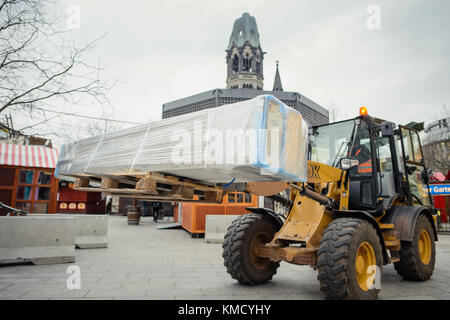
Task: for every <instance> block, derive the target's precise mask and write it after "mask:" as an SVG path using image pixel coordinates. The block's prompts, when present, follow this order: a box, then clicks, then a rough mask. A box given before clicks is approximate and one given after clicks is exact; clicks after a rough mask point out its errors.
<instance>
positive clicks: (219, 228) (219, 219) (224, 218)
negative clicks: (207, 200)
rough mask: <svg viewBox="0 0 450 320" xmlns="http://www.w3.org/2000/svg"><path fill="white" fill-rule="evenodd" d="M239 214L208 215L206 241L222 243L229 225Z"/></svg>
mask: <svg viewBox="0 0 450 320" xmlns="http://www.w3.org/2000/svg"><path fill="white" fill-rule="evenodd" d="M237 217H239V215H235V214H233V215H215V214H208V215H206V221H205V241H206V242H208V243H222V242H223V238H224V237H225V233H226V232H227V229H228V227H229V226H230V225H231V223H232V222H233V221H234V220H235V219H236V218H237Z"/></svg>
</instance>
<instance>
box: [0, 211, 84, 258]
mask: <svg viewBox="0 0 450 320" xmlns="http://www.w3.org/2000/svg"><path fill="white" fill-rule="evenodd" d="M74 244H75V219H74V218H70V217H42V216H37V217H34V216H26V217H0V264H4V263H12V262H22V261H28V262H30V261H31V262H32V263H34V264H53V263H71V262H75V247H74Z"/></svg>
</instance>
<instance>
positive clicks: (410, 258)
mask: <svg viewBox="0 0 450 320" xmlns="http://www.w3.org/2000/svg"><path fill="white" fill-rule="evenodd" d="M424 229H425V230H426V231H427V232H428V235H429V236H430V240H431V258H430V262H429V263H428V264H427V265H425V264H424V263H423V262H422V260H421V259H420V253H419V237H420V233H421V232H422V230H424ZM399 254H400V261H398V262H396V263H394V268H395V271H397V273H398V274H399V275H400V276H402V277H403V278H404V279H405V280H413V281H425V280H428V279H430V278H431V275H432V274H433V271H434V265H435V262H436V244H435V238H434V232H433V228H432V226H431V224H430V221H429V220H428V218H427V217H426V216H424V215H423V214H420V215H419V217H418V218H417V222H416V225H415V227H414V235H413V241H412V242H410V241H402V242H401V250H400V252H399Z"/></svg>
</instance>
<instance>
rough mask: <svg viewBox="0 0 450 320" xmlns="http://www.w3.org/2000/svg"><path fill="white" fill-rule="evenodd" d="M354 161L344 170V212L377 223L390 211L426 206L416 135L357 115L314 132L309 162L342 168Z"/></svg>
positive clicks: (427, 197)
mask: <svg viewBox="0 0 450 320" xmlns="http://www.w3.org/2000/svg"><path fill="white" fill-rule="evenodd" d="M343 158H350V159H355V160H358V162H357V163H358V165H356V166H354V167H352V168H350V169H348V170H349V176H350V182H349V194H350V196H349V209H350V210H364V211H366V212H368V213H370V214H371V215H372V216H374V217H380V216H382V215H383V214H384V212H385V210H388V209H389V208H390V207H391V206H392V205H394V204H397V205H398V204H399V203H403V204H404V205H424V206H431V196H430V194H429V191H428V181H427V175H426V168H425V163H424V161H423V154H422V148H421V145H420V139H419V135H418V133H417V131H415V130H414V129H411V128H407V127H403V126H399V127H398V128H395V125H394V124H393V123H389V122H386V121H383V120H380V119H376V118H372V117H370V116H368V115H362V116H360V117H357V118H355V119H350V120H345V121H340V122H336V123H331V124H327V125H323V126H318V127H313V128H312V133H311V136H310V148H309V160H312V161H316V162H320V163H325V164H327V165H330V166H334V167H338V168H341V159H343Z"/></svg>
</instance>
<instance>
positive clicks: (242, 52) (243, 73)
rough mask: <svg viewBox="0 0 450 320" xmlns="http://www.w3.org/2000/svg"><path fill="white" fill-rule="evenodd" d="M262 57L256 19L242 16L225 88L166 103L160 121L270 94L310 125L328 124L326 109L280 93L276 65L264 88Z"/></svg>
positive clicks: (295, 94) (292, 94) (230, 45)
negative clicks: (270, 83) (269, 88)
mask: <svg viewBox="0 0 450 320" xmlns="http://www.w3.org/2000/svg"><path fill="white" fill-rule="evenodd" d="M265 54H266V52H264V51H263V50H262V48H261V44H260V41H259V33H258V27H257V25H256V20H255V18H254V17H252V16H250V15H249V14H248V13H244V14H243V15H242V17H240V18H238V19H237V20H236V21H235V22H234V25H233V31H232V33H231V36H230V41H229V43H228V47H227V50H226V64H227V81H226V88H216V89H211V90H208V91H206V92H202V93H199V94H195V95H192V96H189V97H185V98H182V99H179V100H175V101H171V102H167V103H165V104H163V112H162V117H163V119H164V118H169V117H174V116H178V115H181V114H186V113H190V112H195V111H200V110H203V109H209V108H216V107H219V106H222V105H226V104H231V103H236V102H240V101H244V100H249V99H253V98H255V97H257V96H259V95H262V94H270V95H273V96H275V97H276V98H278V99H279V100H281V101H282V102H283V103H285V104H286V105H287V106H289V107H292V108H294V109H296V110H298V111H299V112H300V113H301V114H302V115H303V118H304V119H305V120H306V121H307V122H308V123H309V125H321V124H325V123H328V121H329V113H328V110H327V109H325V108H323V107H321V106H320V105H318V104H317V103H315V102H314V101H312V100H310V99H308V98H307V97H305V96H304V95H302V94H300V93H298V92H288V91H284V90H283V86H282V84H281V77H280V72H279V68H278V62H277V65H276V74H275V80H274V85H273V89H272V91H267V90H264V89H263V88H264V74H263V70H264V68H263V67H264V55H265Z"/></svg>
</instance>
